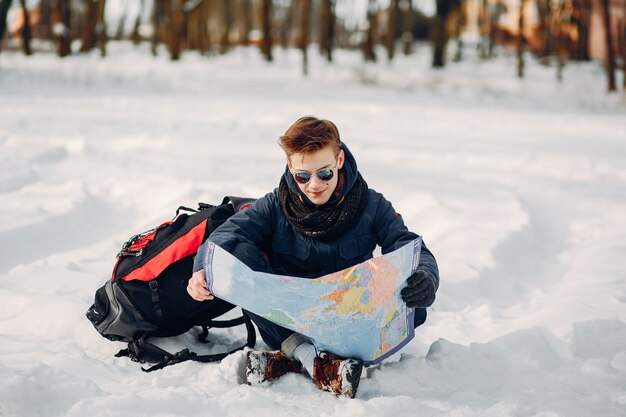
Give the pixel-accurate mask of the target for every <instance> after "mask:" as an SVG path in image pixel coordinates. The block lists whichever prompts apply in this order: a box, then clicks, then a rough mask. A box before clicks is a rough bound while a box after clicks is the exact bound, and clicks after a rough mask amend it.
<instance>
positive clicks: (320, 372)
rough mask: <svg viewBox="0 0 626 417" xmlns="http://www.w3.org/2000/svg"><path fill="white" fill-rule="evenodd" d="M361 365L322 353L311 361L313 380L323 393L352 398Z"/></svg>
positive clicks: (359, 375) (357, 385) (358, 380)
mask: <svg viewBox="0 0 626 417" xmlns="http://www.w3.org/2000/svg"><path fill="white" fill-rule="evenodd" d="M362 371H363V363H362V362H361V361H359V360H357V359H341V358H339V357H337V356H335V355H333V354H332V353H328V352H322V353H320V354H319V356H317V357H316V358H315V360H314V361H313V380H314V381H315V385H317V387H318V388H319V389H321V390H323V391H330V392H332V393H334V394H337V395H345V396H347V397H350V398H354V396H355V395H356V390H357V388H358V387H359V382H360V380H361V372H362Z"/></svg>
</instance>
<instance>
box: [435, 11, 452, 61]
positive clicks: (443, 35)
mask: <svg viewBox="0 0 626 417" xmlns="http://www.w3.org/2000/svg"><path fill="white" fill-rule="evenodd" d="M450 3H451V0H436V4H437V12H436V13H435V27H434V36H433V43H434V45H433V46H434V47H433V67H434V68H442V67H443V66H444V63H445V55H446V43H447V42H448V33H447V28H446V22H447V20H448V14H449V13H450Z"/></svg>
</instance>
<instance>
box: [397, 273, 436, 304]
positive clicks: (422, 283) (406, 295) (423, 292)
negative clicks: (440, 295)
mask: <svg viewBox="0 0 626 417" xmlns="http://www.w3.org/2000/svg"><path fill="white" fill-rule="evenodd" d="M406 284H407V286H406V287H405V288H403V289H402V291H400V295H401V296H402V301H404V302H405V303H406V305H407V307H422V308H425V307H430V305H431V304H432V303H433V302H434V301H435V283H434V282H433V280H432V279H430V276H429V275H428V273H426V272H425V271H421V270H420V271H417V272H416V273H414V274H413V275H411V276H410V277H409V278H408V279H407V280H406Z"/></svg>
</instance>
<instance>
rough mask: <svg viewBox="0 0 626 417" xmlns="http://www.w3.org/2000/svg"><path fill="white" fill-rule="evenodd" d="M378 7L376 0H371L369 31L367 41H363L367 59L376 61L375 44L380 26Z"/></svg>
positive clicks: (366, 34) (368, 8)
mask: <svg viewBox="0 0 626 417" xmlns="http://www.w3.org/2000/svg"><path fill="white" fill-rule="evenodd" d="M377 9H378V7H377V5H376V0H369V3H368V5H367V32H366V33H365V41H364V42H363V56H364V58H365V61H371V62H376V53H375V52H374V44H375V37H376V32H377V26H378V25H377V22H376V16H377V14H378V13H377V12H378V10H377Z"/></svg>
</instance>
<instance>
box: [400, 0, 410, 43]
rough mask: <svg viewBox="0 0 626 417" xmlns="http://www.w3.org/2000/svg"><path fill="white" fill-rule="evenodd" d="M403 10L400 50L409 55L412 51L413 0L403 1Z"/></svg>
mask: <svg viewBox="0 0 626 417" xmlns="http://www.w3.org/2000/svg"><path fill="white" fill-rule="evenodd" d="M403 4H404V6H405V10H404V11H403V16H402V35H401V37H400V38H401V40H402V52H403V53H404V55H410V54H411V52H413V32H412V30H413V0H405V1H404V3H403Z"/></svg>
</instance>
